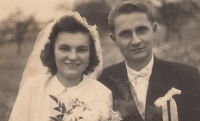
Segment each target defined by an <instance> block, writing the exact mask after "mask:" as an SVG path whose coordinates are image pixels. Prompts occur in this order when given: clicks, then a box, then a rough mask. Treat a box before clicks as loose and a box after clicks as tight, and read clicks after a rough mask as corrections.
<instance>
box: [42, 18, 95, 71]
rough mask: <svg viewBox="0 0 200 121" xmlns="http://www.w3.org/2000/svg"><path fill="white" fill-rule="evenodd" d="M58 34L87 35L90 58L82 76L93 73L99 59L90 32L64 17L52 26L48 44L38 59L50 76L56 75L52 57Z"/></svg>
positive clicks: (72, 19)
mask: <svg viewBox="0 0 200 121" xmlns="http://www.w3.org/2000/svg"><path fill="white" fill-rule="evenodd" d="M60 32H69V33H77V32H82V33H84V34H88V37H89V41H90V56H89V64H88V66H87V68H86V69H85V71H84V72H83V74H85V75H88V74H89V73H91V72H93V71H94V69H95V68H96V66H98V64H99V59H98V56H97V52H96V48H95V44H94V42H95V41H94V39H93V38H92V36H91V33H90V31H89V30H88V28H86V27H85V26H84V25H82V23H81V22H79V21H78V20H77V19H75V18H74V17H72V16H64V17H62V18H61V19H60V20H59V21H58V22H56V24H55V25H54V26H53V28H52V30H51V34H50V36H49V40H50V42H48V43H47V44H46V45H45V46H44V50H42V51H41V55H40V58H41V60H42V64H43V65H44V66H46V67H48V69H49V71H50V72H51V74H52V75H55V74H56V73H57V66H56V63H55V55H54V47H55V42H56V38H57V36H58V34H59V33H60Z"/></svg>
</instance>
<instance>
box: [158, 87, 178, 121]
mask: <svg viewBox="0 0 200 121" xmlns="http://www.w3.org/2000/svg"><path fill="white" fill-rule="evenodd" d="M176 94H178V95H180V94H181V90H178V89H176V88H173V87H172V89H171V90H169V91H168V92H167V94H165V96H164V97H160V98H158V99H157V100H156V101H155V102H154V104H155V105H156V106H157V107H162V118H163V121H169V119H168V118H169V117H168V110H167V101H170V112H171V114H170V115H171V121H178V112H177V105H176V102H175V100H174V99H173V98H172V96H174V95H176Z"/></svg>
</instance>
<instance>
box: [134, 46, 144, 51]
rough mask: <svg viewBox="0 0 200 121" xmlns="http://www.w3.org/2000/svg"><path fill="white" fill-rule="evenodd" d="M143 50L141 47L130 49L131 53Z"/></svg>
mask: <svg viewBox="0 0 200 121" xmlns="http://www.w3.org/2000/svg"><path fill="white" fill-rule="evenodd" d="M142 49H144V47H141V48H134V49H131V51H137V50H142Z"/></svg>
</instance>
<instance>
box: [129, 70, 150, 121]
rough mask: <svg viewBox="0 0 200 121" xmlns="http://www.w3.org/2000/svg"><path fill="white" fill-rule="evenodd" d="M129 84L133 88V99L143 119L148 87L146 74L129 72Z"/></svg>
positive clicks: (144, 71) (143, 71)
mask: <svg viewBox="0 0 200 121" xmlns="http://www.w3.org/2000/svg"><path fill="white" fill-rule="evenodd" d="M130 75H131V84H132V86H133V88H132V91H133V97H134V99H135V102H136V105H137V108H138V110H139V112H140V114H141V116H142V117H143V119H144V118H145V104H146V91H147V86H148V72H147V71H146V70H142V71H140V72H136V71H134V70H133V71H131V72H130Z"/></svg>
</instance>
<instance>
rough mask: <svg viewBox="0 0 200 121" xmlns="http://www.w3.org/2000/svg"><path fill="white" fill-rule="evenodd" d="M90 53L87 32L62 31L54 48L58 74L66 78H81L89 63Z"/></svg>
mask: <svg viewBox="0 0 200 121" xmlns="http://www.w3.org/2000/svg"><path fill="white" fill-rule="evenodd" d="M89 53H90V42H89V37H88V35H87V34H85V33H81V32H77V33H69V32H60V33H59V34H58V36H57V39H56V42H55V50H54V54H55V62H56V66H57V74H59V75H62V76H63V77H64V78H81V77H82V73H83V71H84V70H85V69H86V67H87V66H88V64H89V55H90V54H89Z"/></svg>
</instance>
